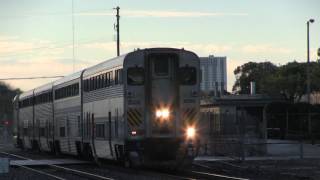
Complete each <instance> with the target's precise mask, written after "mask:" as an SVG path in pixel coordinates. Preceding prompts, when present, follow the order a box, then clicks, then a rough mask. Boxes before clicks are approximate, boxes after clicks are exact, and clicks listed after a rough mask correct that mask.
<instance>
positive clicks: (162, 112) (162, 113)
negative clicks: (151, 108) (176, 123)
mask: <svg viewBox="0 0 320 180" xmlns="http://www.w3.org/2000/svg"><path fill="white" fill-rule="evenodd" d="M169 115H170V112H169V110H168V109H158V110H157V111H156V117H157V118H163V119H167V118H169Z"/></svg>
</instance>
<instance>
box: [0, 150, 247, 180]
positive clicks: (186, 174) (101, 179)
mask: <svg viewBox="0 0 320 180" xmlns="http://www.w3.org/2000/svg"><path fill="white" fill-rule="evenodd" d="M0 153H1V154H5V155H7V156H11V157H14V158H17V159H22V160H33V159H30V158H27V157H24V156H21V155H17V154H12V153H8V152H0ZM198 166H200V164H199V165H198ZM201 166H202V167H203V168H206V169H208V170H210V167H209V166H205V165H201ZM18 167H19V168H22V169H25V170H28V171H32V172H34V173H38V174H41V175H43V176H47V177H50V179H57V180H69V179H77V180H82V179H94V180H114V179H123V178H115V177H107V176H104V175H103V176H102V175H98V174H95V173H92V172H87V171H85V170H84V168H78V169H73V168H69V167H64V166H59V165H45V166H38V167H28V166H22V165H19V166H18ZM102 168H105V169H106V170H107V169H109V170H110V169H111V171H113V170H115V171H121V172H123V173H125V174H132V173H142V174H145V175H147V176H150V177H154V176H158V177H164V178H161V179H184V180H194V179H223V180H226V179H227V180H248V179H245V178H239V177H232V176H227V175H222V174H216V173H211V172H203V171H195V170H189V171H177V172H159V171H150V170H132V169H127V168H118V167H117V168H115V167H109V166H108V165H104V166H103V167H102ZM211 169H212V168H211ZM53 170H54V171H53ZM97 173H99V172H97ZM76 177H78V178H76Z"/></svg>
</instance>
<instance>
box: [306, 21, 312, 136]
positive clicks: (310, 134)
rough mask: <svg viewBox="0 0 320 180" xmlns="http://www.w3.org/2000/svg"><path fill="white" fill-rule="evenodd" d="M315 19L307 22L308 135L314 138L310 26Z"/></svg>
mask: <svg viewBox="0 0 320 180" xmlns="http://www.w3.org/2000/svg"><path fill="white" fill-rule="evenodd" d="M313 22H314V19H309V20H308V22H307V98H308V99H307V100H308V135H309V136H310V137H311V138H312V136H313V134H312V125H311V117H310V92H311V88H310V84H311V83H310V81H311V80H310V45H309V44H310V43H309V26H310V23H313Z"/></svg>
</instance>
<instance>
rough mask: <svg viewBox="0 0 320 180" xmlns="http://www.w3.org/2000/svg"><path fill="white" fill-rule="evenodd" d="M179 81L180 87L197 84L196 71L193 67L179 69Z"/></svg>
mask: <svg viewBox="0 0 320 180" xmlns="http://www.w3.org/2000/svg"><path fill="white" fill-rule="evenodd" d="M179 81H180V84H181V85H194V84H196V82H197V70H196V68H194V67H188V66H186V67H181V68H180V69H179Z"/></svg>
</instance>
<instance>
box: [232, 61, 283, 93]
mask: <svg viewBox="0 0 320 180" xmlns="http://www.w3.org/2000/svg"><path fill="white" fill-rule="evenodd" d="M277 69H278V67H277V66H276V65H274V64H272V63H271V62H261V63H256V62H249V63H246V64H244V65H242V66H238V67H237V68H236V69H235V70H234V75H235V76H236V82H235V84H234V85H233V88H232V91H233V93H236V94H249V93H250V82H251V81H254V82H255V83H256V92H257V93H261V92H262V88H263V87H264V86H263V84H264V82H265V80H266V78H267V77H269V76H270V75H271V74H272V73H275V72H276V71H277Z"/></svg>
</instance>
